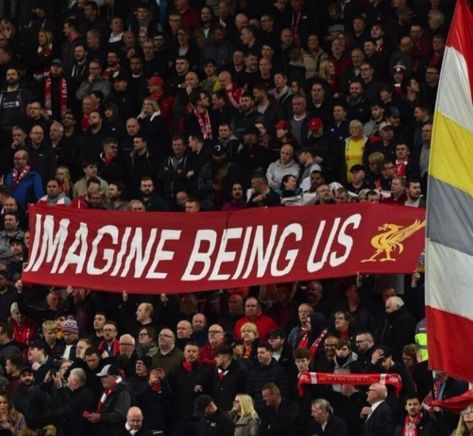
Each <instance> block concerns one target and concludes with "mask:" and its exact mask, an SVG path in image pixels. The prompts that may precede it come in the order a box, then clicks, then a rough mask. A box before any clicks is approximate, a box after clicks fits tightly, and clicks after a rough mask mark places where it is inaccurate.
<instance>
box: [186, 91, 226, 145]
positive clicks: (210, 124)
mask: <svg viewBox="0 0 473 436" xmlns="http://www.w3.org/2000/svg"><path fill="white" fill-rule="evenodd" d="M189 102H190V104H191V108H192V111H191V112H190V113H189V114H188V115H187V116H186V118H185V120H184V125H185V131H184V136H185V137H186V138H187V137H188V136H189V135H192V134H198V135H199V136H200V135H201V136H202V137H203V139H204V140H205V141H206V142H209V141H211V140H212V139H213V138H215V137H216V136H217V132H218V126H217V125H216V122H217V120H216V117H215V116H214V113H213V111H212V110H210V97H209V95H208V94H207V93H206V92H205V91H203V90H202V89H200V88H197V89H194V90H193V91H192V92H191V93H190V95H189Z"/></svg>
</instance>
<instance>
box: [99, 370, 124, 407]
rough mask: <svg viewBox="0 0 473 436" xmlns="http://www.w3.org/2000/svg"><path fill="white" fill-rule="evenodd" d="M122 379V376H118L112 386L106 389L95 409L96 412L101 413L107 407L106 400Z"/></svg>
mask: <svg viewBox="0 0 473 436" xmlns="http://www.w3.org/2000/svg"><path fill="white" fill-rule="evenodd" d="M121 381H122V378H121V377H118V378H117V379H116V380H115V381H114V382H113V384H112V386H111V387H110V388H108V389H104V391H103V393H102V396H101V397H100V400H99V404H97V408H96V409H95V413H99V414H101V413H102V412H103V409H104V407H105V401H106V400H107V398H108V396H109V395H110V394H111V393H112V392H113V391H114V390H115V389H116V388H117V386H118V385H119V383H120V382H121Z"/></svg>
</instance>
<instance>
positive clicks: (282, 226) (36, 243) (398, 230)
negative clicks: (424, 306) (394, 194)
mask: <svg viewBox="0 0 473 436" xmlns="http://www.w3.org/2000/svg"><path fill="white" fill-rule="evenodd" d="M424 226H425V213H424V210H423V209H416V208H411V207H402V206H387V205H370V204H345V205H333V206H304V207H287V208H284V207H277V208H258V209H248V210H243V211H238V212H199V213H193V214H185V213H168V212H157V213H153V212H146V213H137V212H116V211H114V212H109V211H93V210H81V209H70V208H52V207H48V206H32V207H31V208H30V230H31V242H30V254H29V259H28V262H27V265H26V266H25V270H24V275H23V279H24V280H25V281H28V282H32V283H41V284H46V285H56V286H68V285H71V286H74V287H81V288H90V289H97V290H108V291H116V292H121V291H123V290H126V291H128V292H137V293H163V292H165V293H177V292H191V291H202V290H212V289H219V288H229V287H237V286H248V285H258V284H265V283H278V282H288V281H296V280H309V279H317V278H329V277H343V276H350V275H355V274H356V273H410V272H412V271H413V270H414V269H415V266H416V262H417V260H418V258H419V254H420V252H421V250H422V248H423V246H424Z"/></svg>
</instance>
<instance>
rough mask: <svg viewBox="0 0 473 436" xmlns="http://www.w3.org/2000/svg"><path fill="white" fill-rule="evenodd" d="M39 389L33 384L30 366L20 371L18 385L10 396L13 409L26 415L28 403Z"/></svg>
mask: <svg viewBox="0 0 473 436" xmlns="http://www.w3.org/2000/svg"><path fill="white" fill-rule="evenodd" d="M38 389H39V388H38V387H36V386H35V384H34V373H33V370H32V369H31V367H30V366H24V367H23V368H21V370H20V385H19V386H18V389H17V390H16V392H15V393H14V394H13V395H12V400H13V404H15V409H16V410H18V412H20V413H23V414H24V413H26V412H27V411H28V409H29V408H30V401H31V397H32V396H33V394H34V393H35V392H36V391H37V390H38Z"/></svg>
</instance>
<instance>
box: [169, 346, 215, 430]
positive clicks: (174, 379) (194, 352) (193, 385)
mask: <svg viewBox="0 0 473 436" xmlns="http://www.w3.org/2000/svg"><path fill="white" fill-rule="evenodd" d="M198 357H199V346H198V345H197V343H196V342H188V343H187V344H186V346H185V347H184V360H183V362H182V363H181V365H180V366H179V367H178V368H176V369H175V370H174V371H172V372H171V373H170V374H169V383H170V385H171V387H172V390H173V394H174V405H173V411H174V435H175V436H190V435H191V434H195V423H196V421H195V420H194V419H193V413H194V400H195V399H196V398H197V396H198V395H199V394H201V393H202V392H204V391H205V390H206V387H207V385H208V382H209V378H210V371H209V370H208V369H207V368H205V367H204V366H202V365H200V364H199V362H198Z"/></svg>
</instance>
